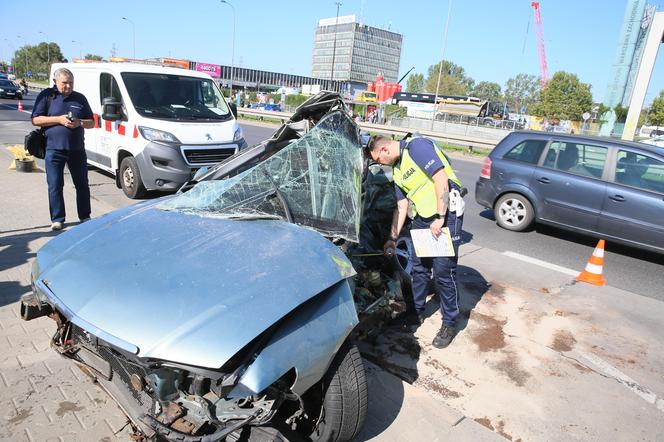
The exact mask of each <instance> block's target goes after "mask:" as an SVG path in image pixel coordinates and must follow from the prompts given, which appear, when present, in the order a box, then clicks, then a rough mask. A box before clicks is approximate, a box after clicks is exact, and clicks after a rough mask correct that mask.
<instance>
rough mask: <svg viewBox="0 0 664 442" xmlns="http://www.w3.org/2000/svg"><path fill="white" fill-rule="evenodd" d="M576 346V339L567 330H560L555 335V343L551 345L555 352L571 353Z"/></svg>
mask: <svg viewBox="0 0 664 442" xmlns="http://www.w3.org/2000/svg"><path fill="white" fill-rule="evenodd" d="M574 344H576V339H574V336H573V335H572V333H570V332H569V331H567V330H558V331H557V332H556V334H555V335H553V342H552V343H551V348H553V349H554V350H555V351H561V352H564V351H571V350H572V349H573V348H574Z"/></svg>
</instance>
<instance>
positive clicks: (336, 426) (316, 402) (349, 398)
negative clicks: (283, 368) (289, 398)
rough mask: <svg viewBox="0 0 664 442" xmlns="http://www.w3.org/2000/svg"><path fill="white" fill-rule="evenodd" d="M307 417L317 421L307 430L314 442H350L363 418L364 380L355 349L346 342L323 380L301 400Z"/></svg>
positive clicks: (366, 398) (358, 356)
mask: <svg viewBox="0 0 664 442" xmlns="http://www.w3.org/2000/svg"><path fill="white" fill-rule="evenodd" d="M303 400H304V403H305V408H306V409H307V415H308V416H309V417H310V418H316V417H317V418H318V419H317V421H316V422H315V423H312V424H313V429H312V428H309V430H308V431H306V432H307V433H309V438H310V439H311V440H312V441H315V442H338V441H350V440H352V439H354V438H355V436H357V435H358V433H359V432H360V430H361V429H362V426H363V425H364V419H365V417H366V415H367V407H368V395H367V379H366V374H365V372H364V365H363V364H362V357H361V356H360V352H359V350H358V349H357V347H356V346H355V345H354V344H352V343H350V342H348V341H346V342H345V343H344V344H343V345H342V346H341V348H340V349H339V352H338V353H337V354H336V356H335V357H334V360H333V361H332V364H331V365H330V368H328V370H327V372H326V373H325V376H324V377H323V379H322V380H321V381H320V382H319V383H317V384H316V385H314V386H313V387H312V388H311V389H309V391H307V393H306V394H305V395H304V396H303Z"/></svg>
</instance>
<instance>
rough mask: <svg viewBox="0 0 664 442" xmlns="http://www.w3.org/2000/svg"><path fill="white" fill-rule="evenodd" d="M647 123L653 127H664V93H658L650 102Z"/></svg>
mask: <svg viewBox="0 0 664 442" xmlns="http://www.w3.org/2000/svg"><path fill="white" fill-rule="evenodd" d="M648 123H650V124H652V125H653V126H664V91H660V93H659V96H658V97H656V98H655V99H654V100H652V104H651V105H650V110H649V111H648Z"/></svg>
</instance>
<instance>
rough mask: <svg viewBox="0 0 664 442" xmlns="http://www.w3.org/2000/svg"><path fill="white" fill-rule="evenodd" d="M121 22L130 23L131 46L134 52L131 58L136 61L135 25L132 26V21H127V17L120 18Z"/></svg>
mask: <svg viewBox="0 0 664 442" xmlns="http://www.w3.org/2000/svg"><path fill="white" fill-rule="evenodd" d="M122 20H127V21H128V22H129V23H131V35H132V44H133V45H134V52H133V55H132V58H133V59H134V60H135V59H136V25H135V24H134V22H133V21H131V20H129V19H128V18H127V17H122Z"/></svg>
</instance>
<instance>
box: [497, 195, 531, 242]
mask: <svg viewBox="0 0 664 442" xmlns="http://www.w3.org/2000/svg"><path fill="white" fill-rule="evenodd" d="M493 212H494V215H495V217H496V222H497V223H498V225H499V226H500V227H502V228H503V229H507V230H511V231H513V232H521V231H523V230H526V229H527V228H528V227H530V225H531V224H532V223H533V220H534V219H535V210H533V205H532V204H530V201H528V198H526V197H525V196H523V195H520V194H518V193H507V194H505V195H503V196H501V197H500V198H498V201H496V204H495V205H494V208H493Z"/></svg>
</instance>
